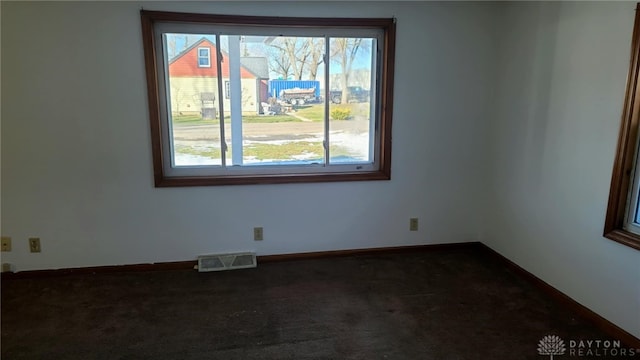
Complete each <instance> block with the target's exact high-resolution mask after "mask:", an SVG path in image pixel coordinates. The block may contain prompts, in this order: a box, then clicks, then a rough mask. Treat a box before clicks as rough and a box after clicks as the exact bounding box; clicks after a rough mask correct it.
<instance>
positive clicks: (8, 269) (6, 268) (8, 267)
mask: <svg viewBox="0 0 640 360" xmlns="http://www.w3.org/2000/svg"><path fill="white" fill-rule="evenodd" d="M2 272H11V264H9V263H3V264H2Z"/></svg>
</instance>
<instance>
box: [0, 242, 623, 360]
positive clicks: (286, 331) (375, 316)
mask: <svg viewBox="0 0 640 360" xmlns="http://www.w3.org/2000/svg"><path fill="white" fill-rule="evenodd" d="M1 323H2V329H1V330H2V351H1V354H2V359H7V360H9V359H493V360H495V359H548V358H549V356H541V355H539V354H538V351H537V347H538V343H539V342H540V340H541V339H542V338H543V337H544V336H546V335H552V334H553V335H558V336H560V337H561V338H564V339H569V338H572V339H610V338H609V337H608V336H607V335H605V334H604V333H602V332H601V331H599V330H598V329H597V328H596V327H595V326H594V325H592V324H591V323H590V322H588V321H587V320H586V319H583V318H580V317H579V316H578V315H576V314H575V313H572V312H571V311H570V310H569V309H568V308H566V307H565V306H564V305H561V304H558V303H555V302H554V301H553V300H552V299H551V298H549V297H548V296H546V295H545V294H544V293H542V292H540V291H539V290H538V289H536V288H534V287H533V286H532V285H531V284H530V283H528V282H527V281H526V280H523V279H522V278H520V277H519V275H517V274H515V273H513V272H512V271H511V270H509V269H508V268H507V267H506V266H505V265H504V264H503V263H502V262H500V261H498V260H496V259H495V258H494V257H492V256H491V255H490V254H488V252H486V251H481V249H476V248H460V249H449V250H440V251H429V252H413V253H396V254H384V255H360V256H348V257H334V258H324V259H313V260H298V261H285V262H274V263H266V264H260V265H259V266H258V268H256V269H248V270H237V271H228V272H217V273H198V272H196V271H195V270H191V271H188V270H172V271H153V272H129V273H112V274H95V275H67V276H58V277H49V278H22V279H5V280H3V281H2V319H1ZM567 355H568V342H567V353H566V355H565V358H568V356H567ZM555 358H558V357H557V356H556V357H555ZM588 358H598V359H603V357H602V356H600V357H595V356H594V357H589V356H582V357H581V359H588ZM604 358H606V357H604ZM634 358H635V357H634Z"/></svg>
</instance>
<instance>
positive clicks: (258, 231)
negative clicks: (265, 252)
mask: <svg viewBox="0 0 640 360" xmlns="http://www.w3.org/2000/svg"><path fill="white" fill-rule="evenodd" d="M253 240H255V241H262V240H264V233H263V232H262V228H261V227H254V228H253Z"/></svg>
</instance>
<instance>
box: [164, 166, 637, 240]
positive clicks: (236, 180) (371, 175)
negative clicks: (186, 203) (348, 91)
mask: <svg viewBox="0 0 640 360" xmlns="http://www.w3.org/2000/svg"><path fill="white" fill-rule="evenodd" d="M389 179H391V176H390V173H389V172H388V171H371V172H358V173H338V174H336V173H332V174H328V173H321V174H273V175H258V176H256V175H231V176H215V177H213V176H194V177H178V176H171V177H168V176H163V175H162V174H160V175H156V177H155V185H156V187H179V186H216V185H257V184H286V183H313V182H335V181H369V180H389ZM639 246H640V245H639Z"/></svg>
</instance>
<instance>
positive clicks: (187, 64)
mask: <svg viewBox="0 0 640 360" xmlns="http://www.w3.org/2000/svg"><path fill="white" fill-rule="evenodd" d="M203 47H204V48H209V54H210V58H211V61H210V64H211V66H209V67H200V66H198V48H203ZM217 57H218V52H217V51H216V46H215V45H214V44H213V43H212V42H211V41H209V40H207V39H206V38H202V39H200V40H199V41H197V42H196V43H194V44H192V45H191V46H189V47H188V48H186V49H185V50H184V51H182V52H181V53H180V54H178V55H176V56H175V57H174V58H173V59H172V60H171V61H170V62H169V76H171V77H178V76H184V77H217V75H218V67H217V66H216V61H217ZM228 59H229V54H227V53H226V52H224V51H222V64H221V65H222V77H223V78H228V77H229V61H228ZM240 76H241V77H242V78H243V79H255V78H257V77H258V76H257V75H256V74H254V73H253V72H252V71H251V70H249V69H247V68H246V67H245V66H242V65H240Z"/></svg>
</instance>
